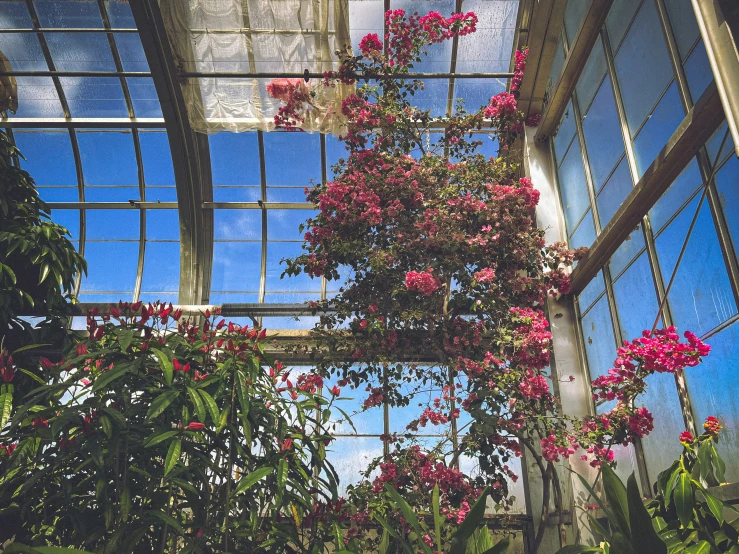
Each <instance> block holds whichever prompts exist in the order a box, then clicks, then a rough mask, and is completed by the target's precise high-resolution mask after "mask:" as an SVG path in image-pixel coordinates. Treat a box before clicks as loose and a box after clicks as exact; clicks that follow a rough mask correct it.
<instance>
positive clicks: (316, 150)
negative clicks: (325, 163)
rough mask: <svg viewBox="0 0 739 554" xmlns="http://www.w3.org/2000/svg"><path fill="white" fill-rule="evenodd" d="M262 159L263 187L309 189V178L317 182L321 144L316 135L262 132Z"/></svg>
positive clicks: (319, 173) (319, 178) (319, 170)
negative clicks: (280, 186) (263, 169)
mask: <svg viewBox="0 0 739 554" xmlns="http://www.w3.org/2000/svg"><path fill="white" fill-rule="evenodd" d="M264 158H265V164H266V169H267V185H292V186H296V187H310V180H311V179H313V180H314V181H315V182H317V183H320V182H321V143H320V139H319V137H318V135H317V134H312V135H311V134H308V133H280V132H274V133H264ZM285 160H300V163H285Z"/></svg>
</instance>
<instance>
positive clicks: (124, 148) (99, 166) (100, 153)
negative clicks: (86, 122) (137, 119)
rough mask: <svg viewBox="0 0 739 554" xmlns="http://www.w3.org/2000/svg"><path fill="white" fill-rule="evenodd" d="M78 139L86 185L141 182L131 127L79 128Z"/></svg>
mask: <svg viewBox="0 0 739 554" xmlns="http://www.w3.org/2000/svg"><path fill="white" fill-rule="evenodd" d="M77 141H78V142H79V147H80V157H81V159H82V173H83V175H84V176H85V184H86V185H137V184H138V182H139V181H138V167H137V165H136V154H135V152H134V145H133V137H132V134H131V131H130V130H125V131H123V130H113V129H110V130H101V131H87V130H78V131H77Z"/></svg>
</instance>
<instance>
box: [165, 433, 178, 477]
mask: <svg viewBox="0 0 739 554" xmlns="http://www.w3.org/2000/svg"><path fill="white" fill-rule="evenodd" d="M181 452H182V441H181V440H180V439H175V440H173V441H172V442H171V443H170V445H169V450H168V451H167V457H166V458H165V460H164V476H165V477H166V476H167V475H168V474H169V472H170V471H172V470H173V469H174V467H175V466H176V465H177V462H179V461H180V453H181Z"/></svg>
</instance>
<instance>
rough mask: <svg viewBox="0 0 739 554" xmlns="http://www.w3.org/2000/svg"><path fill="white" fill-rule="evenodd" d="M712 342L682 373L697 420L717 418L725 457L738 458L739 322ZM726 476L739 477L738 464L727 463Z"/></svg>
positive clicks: (738, 478) (727, 477)
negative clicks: (694, 364) (700, 359)
mask: <svg viewBox="0 0 739 554" xmlns="http://www.w3.org/2000/svg"><path fill="white" fill-rule="evenodd" d="M706 342H707V343H708V344H710V345H711V353H710V354H709V355H708V356H706V357H705V358H704V359H703V363H702V364H700V365H699V366H697V367H689V368H688V369H687V370H686V371H685V373H686V375H685V378H686V380H687V382H688V392H689V393H690V399H691V401H692V402H691V404H692V406H693V410H694V411H695V417H696V419H697V422H696V423H697V424H698V425H700V424H701V423H702V422H703V421H705V419H706V418H707V417H708V416H715V417H718V418H719V421H720V422H721V425H723V426H724V427H726V431H725V432H724V433H722V435H721V442H720V443H719V446H718V449H719V453H720V454H721V456H722V457H723V458H724V460H727V461H728V460H736V459H737V458H739V435H738V434H737V433H736V432H735V430H736V429H739V379H737V366H736V360H737V358H739V324H737V323H734V324H733V325H731V326H730V327H728V328H727V329H724V330H723V331H721V332H720V333H718V334H716V335H714V336H713V337H711V338H709V339H708V340H707V341H706ZM726 480H727V481H729V482H730V483H734V482H736V481H737V480H739V464H737V463H731V462H729V463H727V464H726Z"/></svg>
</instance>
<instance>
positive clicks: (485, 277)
mask: <svg viewBox="0 0 739 554" xmlns="http://www.w3.org/2000/svg"><path fill="white" fill-rule="evenodd" d="M475 279H476V280H477V282H478V283H492V282H493V281H494V280H495V270H494V269H493V268H492V267H486V268H485V269H481V270H480V271H477V272H476V273H475Z"/></svg>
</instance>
